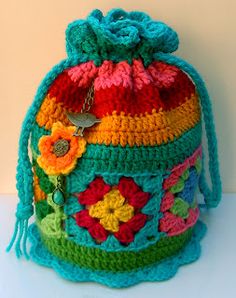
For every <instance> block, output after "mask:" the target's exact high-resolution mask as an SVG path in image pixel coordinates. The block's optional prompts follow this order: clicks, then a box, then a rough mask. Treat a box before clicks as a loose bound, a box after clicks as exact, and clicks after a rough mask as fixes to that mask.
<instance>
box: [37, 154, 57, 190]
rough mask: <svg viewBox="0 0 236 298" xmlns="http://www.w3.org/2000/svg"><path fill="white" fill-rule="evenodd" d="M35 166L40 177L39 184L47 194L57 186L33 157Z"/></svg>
mask: <svg viewBox="0 0 236 298" xmlns="http://www.w3.org/2000/svg"><path fill="white" fill-rule="evenodd" d="M33 166H34V168H35V173H36V175H37V177H38V178H39V186H40V188H41V189H42V191H44V192H45V193H46V194H49V193H52V192H53V190H54V189H55V186H54V185H53V184H52V182H51V181H50V180H49V178H48V176H47V175H46V174H45V173H44V171H43V170H42V169H41V168H40V167H39V165H38V164H37V162H36V160H35V159H33Z"/></svg>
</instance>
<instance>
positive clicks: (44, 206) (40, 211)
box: [35, 200, 54, 220]
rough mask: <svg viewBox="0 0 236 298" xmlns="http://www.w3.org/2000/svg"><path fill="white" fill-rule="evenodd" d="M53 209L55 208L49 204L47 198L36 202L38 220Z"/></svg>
mask: <svg viewBox="0 0 236 298" xmlns="http://www.w3.org/2000/svg"><path fill="white" fill-rule="evenodd" d="M53 211H54V210H53V208H52V207H51V206H50V205H48V202H47V200H41V201H38V202H36V203H35V213H36V217H37V219H38V220H42V219H43V218H44V217H46V216H47V215H48V214H50V213H52V212H53Z"/></svg>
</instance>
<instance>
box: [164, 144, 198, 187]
mask: <svg viewBox="0 0 236 298" xmlns="http://www.w3.org/2000/svg"><path fill="white" fill-rule="evenodd" d="M198 157H202V146H201V145H200V146H199V147H198V148H197V149H196V151H195V152H194V153H193V155H191V156H190V157H189V158H187V159H186V160H185V161H184V162H183V163H181V164H179V165H177V166H175V167H174V168H173V169H172V170H171V174H170V176H169V177H168V178H166V180H165V182H164V183H163V189H164V190H167V189H169V188H170V187H172V186H174V185H175V184H176V183H177V182H178V180H179V177H180V176H181V175H182V174H183V173H184V171H185V170H186V169H187V168H189V167H191V166H193V165H194V164H195V162H196V159H197V158H198Z"/></svg>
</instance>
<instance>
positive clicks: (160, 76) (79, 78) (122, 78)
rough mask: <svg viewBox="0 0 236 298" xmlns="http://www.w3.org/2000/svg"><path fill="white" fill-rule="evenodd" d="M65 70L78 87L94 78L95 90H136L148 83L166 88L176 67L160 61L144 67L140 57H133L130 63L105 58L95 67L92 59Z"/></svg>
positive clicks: (172, 78)
mask: <svg viewBox="0 0 236 298" xmlns="http://www.w3.org/2000/svg"><path fill="white" fill-rule="evenodd" d="M66 72H67V73H68V75H69V77H70V78H71V80H72V81H73V82H76V83H78V87H88V86H89V84H90V83H91V80H92V79H94V78H96V80H95V82H94V89H95V90H100V89H106V88H110V87H112V86H117V87H118V86H122V87H124V88H131V89H133V90H134V91H138V90H141V89H142V88H143V87H144V86H145V85H149V84H153V85H156V86H157V87H158V88H163V87H165V88H168V87H169V86H170V85H171V84H172V83H173V82H174V79H175V75H176V74H177V73H178V69H177V68H176V67H174V66H168V65H165V64H163V63H161V62H153V63H152V64H150V65H149V66H148V67H147V68H145V67H144V65H143V63H142V61H141V60H140V59H137V60H135V59H134V60H133V64H132V65H130V64H128V62H126V61H121V62H118V63H113V62H112V61H110V60H109V61H108V60H105V61H104V62H103V63H102V65H101V66H99V67H96V66H95V65H94V63H93V61H89V62H85V63H82V64H80V65H78V66H75V67H72V68H70V69H68V70H66Z"/></svg>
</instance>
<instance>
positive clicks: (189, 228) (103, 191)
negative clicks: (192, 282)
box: [8, 9, 221, 287]
mask: <svg viewBox="0 0 236 298" xmlns="http://www.w3.org/2000/svg"><path fill="white" fill-rule="evenodd" d="M177 47H178V36H177V34H176V32H175V31H173V30H172V29H171V28H169V27H168V26H167V25H165V24H164V23H162V22H159V21H154V20H152V19H151V18H150V17H149V16H148V15H146V14H145V13H143V12H136V11H133V12H129V13H128V12H125V11H123V10H121V9H113V10H111V11H110V12H109V13H108V14H107V15H106V16H103V14H102V12H101V11H100V10H94V11H92V12H91V14H90V15H89V16H88V18H87V19H86V20H77V21H75V22H73V23H71V24H70V25H69V26H68V28H67V31H66V50H67V54H68V58H67V59H65V60H64V61H62V62H61V63H59V64H58V65H56V66H55V67H53V69H52V70H51V71H50V72H49V73H48V74H47V75H46V77H45V79H44V80H43V81H42V83H41V85H40V87H39V89H38V91H37V94H36V96H35V99H34V101H33V103H32V105H31V107H30V109H29V111H28V113H27V115H26V118H25V120H24V122H23V126H22V132H21V136H20V141H19V160H18V167H17V189H18V194H19V203H18V205H17V211H16V219H17V220H16V226H15V232H14V235H13V238H12V241H11V243H10V244H9V247H8V250H10V249H11V247H12V246H13V245H14V243H15V251H16V255H17V256H18V257H20V256H21V255H22V253H24V255H25V256H26V257H27V258H28V257H29V255H28V254H27V245H26V242H27V238H29V239H30V242H31V246H30V256H31V258H32V260H34V261H35V262H37V263H38V264H41V265H44V266H48V267H52V268H54V269H55V270H56V271H57V272H58V273H60V274H61V275H62V276H63V277H65V278H66V279H69V280H73V281H96V282H99V283H102V284H105V285H107V286H110V287H127V286H130V285H133V284H135V283H138V282H141V281H161V280H165V279H168V278H170V277H172V276H173V275H174V274H175V273H176V271H177V269H178V267H179V266H181V265H183V264H186V263H190V262H192V261H194V260H196V259H197V258H198V257H199V255H200V245H199V242H200V239H201V238H202V237H203V235H204V233H205V230H206V228H205V225H204V224H203V223H202V222H201V221H199V213H200V209H199V208H200V206H199V204H198V202H197V197H196V190H197V188H198V187H199V189H200V192H201V193H202V194H203V196H204V200H205V207H206V208H211V207H216V206H217V205H218V203H219V201H220V198H221V182H220V176H219V167H218V157H217V141H216V135H215V128H214V122H213V116H212V108H211V103H210V99H209V96H208V93H207V90H206V87H205V85H204V82H203V81H202V79H201V77H200V76H199V74H198V73H197V72H196V70H194V68H193V67H192V66H191V65H189V64H188V63H187V62H185V61H183V60H182V59H180V58H177V57H175V56H172V55H171V54H170V53H172V52H174V51H175V50H176V49H177ZM202 116H203V117H202ZM202 123H204V124H205V125H204V126H205V130H206V135H207V139H208V152H209V173H210V178H211V182H212V183H211V184H212V187H211V189H210V188H209V187H208V184H207V182H206V179H205V175H204V169H203V168H204V167H203V159H202V158H203V151H202ZM29 139H30V140H31V142H30V147H31V152H32V158H29V154H28V143H29ZM33 205H34V208H35V223H33V224H32V225H30V227H29V229H28V220H29V218H30V217H31V215H33V210H34V208H33ZM203 205H204V204H203ZM203 207H204V206H203ZM22 251H23V252H22Z"/></svg>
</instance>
